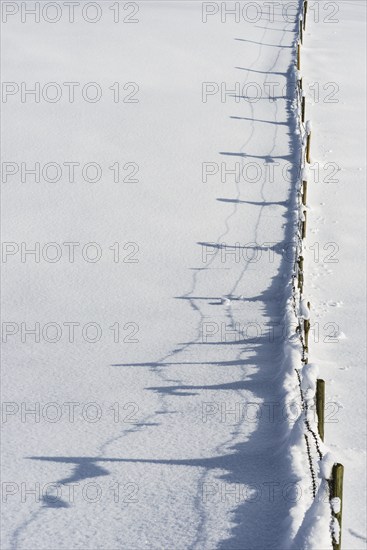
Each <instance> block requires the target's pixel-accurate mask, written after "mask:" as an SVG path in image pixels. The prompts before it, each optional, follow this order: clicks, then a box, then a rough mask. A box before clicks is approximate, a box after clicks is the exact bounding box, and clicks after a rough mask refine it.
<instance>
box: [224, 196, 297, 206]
mask: <svg viewBox="0 0 367 550" xmlns="http://www.w3.org/2000/svg"><path fill="white" fill-rule="evenodd" d="M217 201H219V202H230V203H237V204H252V205H254V206H275V205H277V206H288V201H264V202H260V201H242V200H239V199H225V198H222V197H218V198H217Z"/></svg>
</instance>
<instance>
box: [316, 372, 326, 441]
mask: <svg viewBox="0 0 367 550" xmlns="http://www.w3.org/2000/svg"><path fill="white" fill-rule="evenodd" d="M316 412H317V426H318V429H319V435H320V437H321V440H322V441H324V437H325V380H321V379H319V378H318V379H317V381H316Z"/></svg>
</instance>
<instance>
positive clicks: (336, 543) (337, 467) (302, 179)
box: [285, 0, 344, 550]
mask: <svg viewBox="0 0 367 550" xmlns="http://www.w3.org/2000/svg"><path fill="white" fill-rule="evenodd" d="M307 8H308V2H307V0H301V6H300V16H299V30H298V39H297V42H296V48H297V51H296V67H295V68H294V70H295V74H296V76H297V78H296V79H295V81H296V82H297V86H296V101H295V105H294V109H295V112H296V118H297V126H298V128H297V129H298V131H299V134H300V136H301V142H302V147H301V154H300V157H301V158H300V165H299V166H300V168H299V175H298V188H297V213H296V219H295V223H296V226H297V231H296V235H295V247H296V254H295V263H294V266H293V274H292V283H291V287H292V288H291V298H290V301H289V309H288V311H287V313H286V317H288V321H289V322H292V317H293V319H294V317H296V319H297V329H296V335H297V338H298V349H299V345H300V347H301V365H300V367H299V368H296V369H295V370H296V375H297V386H298V392H299V394H298V398H300V400H301V408H302V415H301V417H300V418H299V421H300V423H303V428H300V427H299V432H298V434H297V438H298V443H300V441H301V440H302V439H303V441H304V446H305V448H306V453H307V460H308V466H309V470H310V476H311V487H312V496H313V503H312V504H311V507H310V508H311V509H313V510H311V513H309V512H308V511H305V516H307V514H308V515H309V517H310V520H311V521H310V523H311V524H312V522H313V523H314V525H313V526H312V525H311V528H308V531H309V535H308V536H307V535H306V536H304V535H303V538H302V536H301V539H302V540H303V544H305V546H306V547H307V548H318V546H317V544H318V541H317V540H315V534H316V537H318V534H319V533H318V528H319V527H321V525H320V521H319V520H320V516H323V517H324V518H325V509H324V510H323V511H322V508H321V507H320V506H319V503H320V499H321V500H322V494H323V493H325V494H327V495H328V501H329V512H327V511H326V513H327V516H326V517H330V523H329V530H330V536H331V542H332V547H333V550H341V526H342V497H343V472H344V467H343V466H342V465H341V464H338V463H336V462H335V461H334V459H333V457H332V456H331V453H330V452H329V450H328V448H327V447H326V446H325V444H324V408H325V382H324V380H321V379H318V378H317V370H318V369H317V366H316V365H315V364H312V363H309V332H310V327H311V322H310V310H311V306H310V303H309V302H307V300H306V299H305V298H304V282H305V280H304V257H303V243H304V239H305V238H306V230H307V208H308V207H307V166H308V165H309V164H310V160H311V122H310V121H305V111H306V99H305V94H304V92H303V87H302V77H301V74H300V70H301V46H302V44H303V40H304V31H305V29H306V18H307ZM287 348H288V349H287ZM296 349H297V346H295V345H294V343H292V338H291V341H290V343H289V344H288V345H286V349H285V360H286V361H287V360H290V361H289V363H290V364H293V376H294V361H298V362H299V353H298V356H295V355H294V352H295V350H296ZM293 386H294V384H292V382H291V380H288V388H287V389H288V391H289V390H290V391H294V387H293ZM315 409H316V417H317V421H316V419H315V415H314V414H312V412H313V411H315ZM317 479H319V483H318V482H317ZM304 523H305V522H304V521H303V523H302V525H304ZM313 527H314V528H313ZM306 530H307V528H306ZM299 531H301V529H299ZM298 535H299V532H298V533H297V536H298ZM296 538H297V537H296ZM321 538H322V537H321ZM315 544H316V546H314V545H315ZM302 547H303V546H302Z"/></svg>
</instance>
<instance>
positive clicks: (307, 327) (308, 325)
mask: <svg viewBox="0 0 367 550" xmlns="http://www.w3.org/2000/svg"><path fill="white" fill-rule="evenodd" d="M307 307H308V309H311V304H310V302H307ZM303 328H304V331H305V351H306V353H308V335H309V333H310V328H311V322H310V320H309V319H304V321H303Z"/></svg>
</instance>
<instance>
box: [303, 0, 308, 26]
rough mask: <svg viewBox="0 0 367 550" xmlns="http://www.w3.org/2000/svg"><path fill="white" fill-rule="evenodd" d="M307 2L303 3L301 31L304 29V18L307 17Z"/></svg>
mask: <svg viewBox="0 0 367 550" xmlns="http://www.w3.org/2000/svg"><path fill="white" fill-rule="evenodd" d="M307 7H308V3H307V0H306V1H305V2H304V3H303V30H305V29H306V16H307Z"/></svg>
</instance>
